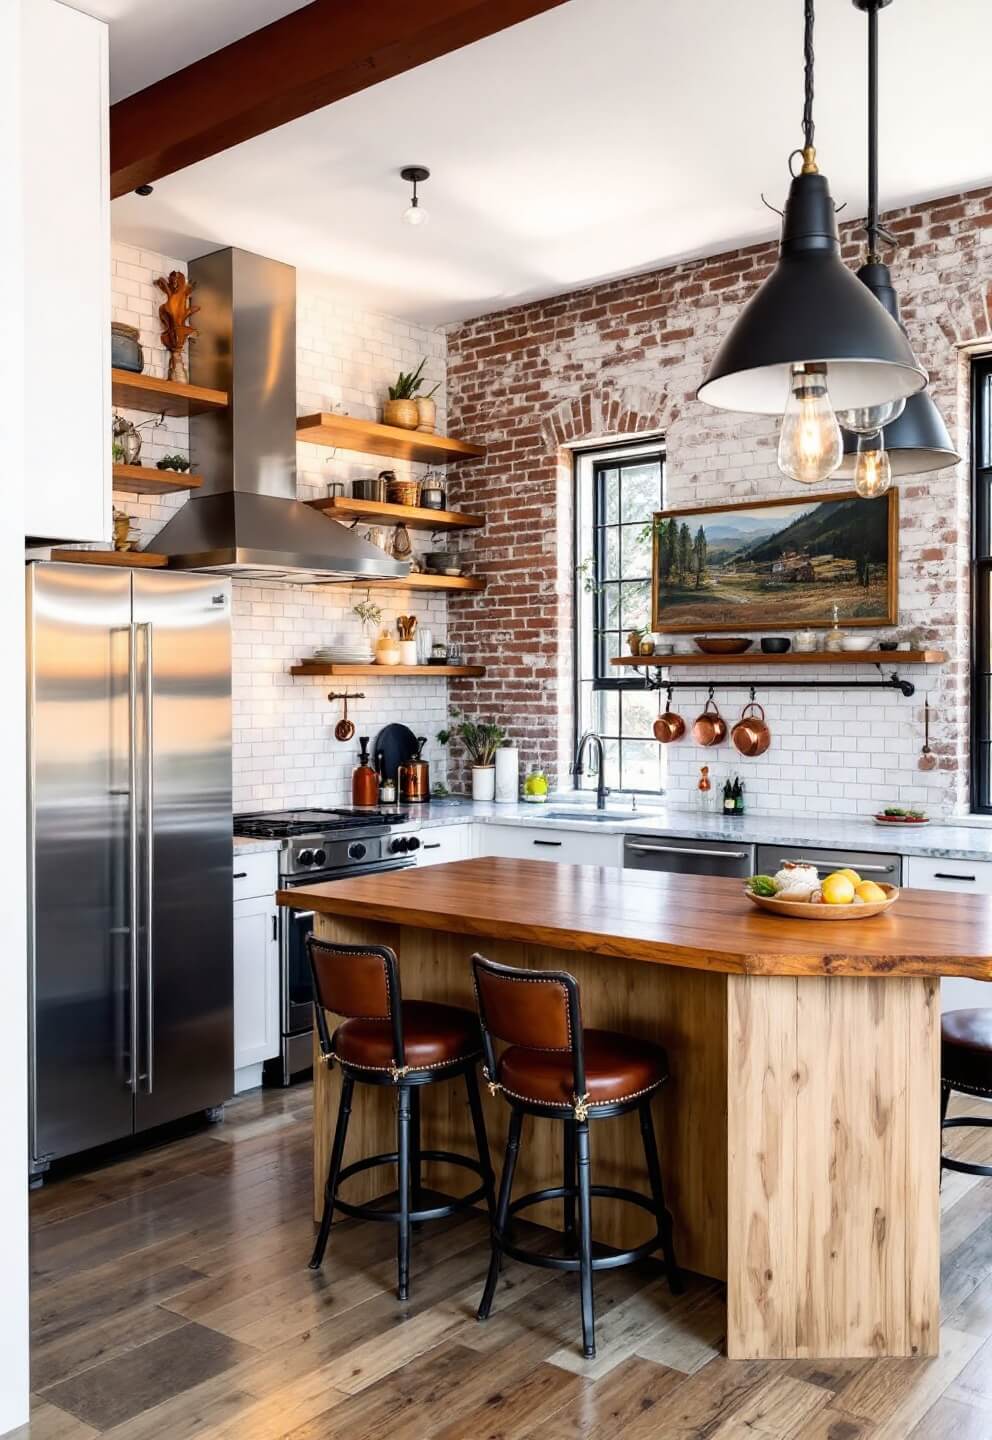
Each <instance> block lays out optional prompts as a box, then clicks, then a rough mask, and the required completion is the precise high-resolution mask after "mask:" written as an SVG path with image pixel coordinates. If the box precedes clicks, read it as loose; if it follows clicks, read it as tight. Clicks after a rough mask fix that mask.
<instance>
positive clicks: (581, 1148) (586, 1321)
mask: <svg viewBox="0 0 992 1440" xmlns="http://www.w3.org/2000/svg"><path fill="white" fill-rule="evenodd" d="M573 1123H574V1125H575V1150H576V1159H577V1162H578V1170H579V1262H580V1271H579V1282H580V1289H581V1297H582V1353H583V1355H584V1356H585V1357H586V1359H587V1360H592V1359H593V1358H594V1357H595V1354H596V1312H595V1307H594V1303H593V1293H592V1196H591V1195H590V1192H589V1185H590V1177H589V1125H588V1122H587V1121H585V1120H577V1121H574V1122H573Z"/></svg>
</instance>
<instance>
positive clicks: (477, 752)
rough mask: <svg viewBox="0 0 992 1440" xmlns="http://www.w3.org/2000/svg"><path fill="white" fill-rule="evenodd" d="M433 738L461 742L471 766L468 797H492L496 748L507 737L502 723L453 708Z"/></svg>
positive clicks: (494, 783) (479, 798)
mask: <svg viewBox="0 0 992 1440" xmlns="http://www.w3.org/2000/svg"><path fill="white" fill-rule="evenodd" d="M437 738H438V741H439V742H440V743H441V744H442V745H447V744H448V743H449V742H450V741H452V740H458V741H460V742H461V746H462V749H463V750H464V751H465V754H466V755H467V756H468V758H469V761H470V763H471V767H472V799H473V800H492V798H493V796H494V795H495V793H496V751H497V750H498V749H499V747H500V746H501V745H502V744H503V742H504V741H505V740H506V739H507V733H506V731H505V730H504V729H503V727H502V725H499V724H497V723H496V721H494V720H469V719H468V718H467V717H466V716H464V715H460V714H459V713H458V711H457V710H453V711H452V712H451V722H450V724H449V725H448V727H447V729H445V730H439V731H438V732H437Z"/></svg>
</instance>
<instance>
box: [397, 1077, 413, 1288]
mask: <svg viewBox="0 0 992 1440" xmlns="http://www.w3.org/2000/svg"><path fill="white" fill-rule="evenodd" d="M396 1132H397V1134H396V1156H397V1164H396V1172H397V1174H396V1184H397V1189H398V1190H399V1197H400V1220H399V1225H398V1226H397V1230H396V1268H397V1274H398V1284H397V1295H398V1296H399V1298H400V1299H401V1300H406V1299H407V1298H408V1296H409V1294H410V1086H409V1085H400V1086H398V1087H397V1095H396Z"/></svg>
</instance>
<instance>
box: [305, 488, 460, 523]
mask: <svg viewBox="0 0 992 1440" xmlns="http://www.w3.org/2000/svg"><path fill="white" fill-rule="evenodd" d="M306 503H307V504H308V505H310V506H311V507H312V508H313V509H314V510H319V511H320V512H321V514H322V515H329V516H330V517H331V519H332V520H364V521H367V522H368V523H369V524H372V525H400V524H403V525H405V526H406V527H407V529H408V530H473V529H477V528H478V527H479V526H480V525H484V524H485V523H486V522H485V521H484V520H483V518H482V516H481V515H465V514H463V513H462V511H461V510H428V509H426V507H424V506H422V505H388V504H387V503H386V502H385V501H384V500H352V499H351V498H350V497H349V496H347V495H331V496H328V498H327V499H326V500H308V501H307V502H306Z"/></svg>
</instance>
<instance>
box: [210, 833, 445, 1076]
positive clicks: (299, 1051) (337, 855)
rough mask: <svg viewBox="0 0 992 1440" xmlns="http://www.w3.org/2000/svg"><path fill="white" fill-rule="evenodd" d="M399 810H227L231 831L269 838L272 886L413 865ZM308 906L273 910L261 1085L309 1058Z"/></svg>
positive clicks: (415, 846)
mask: <svg viewBox="0 0 992 1440" xmlns="http://www.w3.org/2000/svg"><path fill="white" fill-rule="evenodd" d="M415 829H416V826H415V824H414V823H413V822H411V820H410V817H409V815H408V813H407V811H405V810H392V809H391V810H356V809H349V808H341V809H337V810H266V811H259V812H256V813H253V814H248V815H236V816H235V817H234V833H235V835H242V836H246V837H248V838H250V839H255V840H257V839H277V840H280V841H281V842H282V844H281V846H280V851H279V885H280V888H281V889H285V890H288V889H293V888H295V887H296V886H298V885H315V884H321V883H323V882H325V881H328V880H340V879H343V878H344V877H345V876H346V875H371V874H376V873H378V872H379V871H385V870H402V869H404V868H406V867H407V866H409V865H415V864H416V863H417V862H416V860H415V859H414V856H415V854H416V852H417V851H418V850H419V849H420V840H419V838H418V837H417V835H416V834H415V833H413V832H414V831H415ZM312 929H313V911H312V910H288V909H286V908H282V909H281V910H280V912H279V961H280V965H279V968H280V982H281V983H280V994H281V1002H280V1009H281V1029H282V1043H281V1051H280V1054H279V1056H278V1057H277V1058H276V1059H274V1060H269V1061H267V1062H266V1066H265V1079H266V1081H267V1082H268V1083H269V1084H277V1085H288V1084H289V1083H290V1081H291V1080H293V1079H295V1078H300V1079H302V1078H304V1077H305V1076H306V1075H308V1074H309V1073H310V1069H311V1066H312V1063H313V1052H312V1048H311V1032H312V1029H313V987H312V983H311V980H310V965H309V961H308V959H307V948H306V946H307V936H308V935H309V934H310V932H311V930H312Z"/></svg>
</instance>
